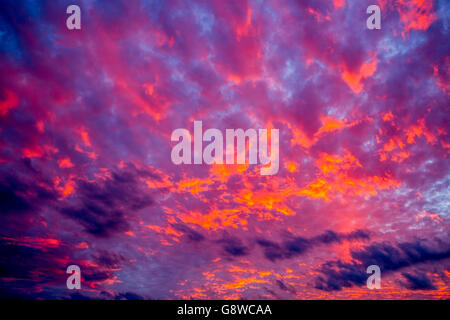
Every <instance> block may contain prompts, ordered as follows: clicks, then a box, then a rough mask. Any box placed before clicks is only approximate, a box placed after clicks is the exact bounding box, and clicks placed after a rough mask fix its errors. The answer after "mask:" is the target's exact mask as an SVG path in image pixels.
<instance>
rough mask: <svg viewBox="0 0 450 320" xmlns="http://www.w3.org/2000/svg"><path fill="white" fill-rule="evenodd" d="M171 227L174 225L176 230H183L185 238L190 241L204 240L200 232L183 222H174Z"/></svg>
mask: <svg viewBox="0 0 450 320" xmlns="http://www.w3.org/2000/svg"><path fill="white" fill-rule="evenodd" d="M172 227H174V228H175V229H176V230H178V231H181V232H183V233H184V234H185V235H186V236H187V238H188V239H189V240H191V241H194V242H198V241H203V240H205V237H204V236H203V235H202V234H201V233H200V232H197V231H195V230H193V229H191V228H189V227H188V226H186V225H185V224H181V223H175V224H172Z"/></svg>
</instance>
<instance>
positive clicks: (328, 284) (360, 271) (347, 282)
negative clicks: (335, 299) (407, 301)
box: [315, 239, 450, 291]
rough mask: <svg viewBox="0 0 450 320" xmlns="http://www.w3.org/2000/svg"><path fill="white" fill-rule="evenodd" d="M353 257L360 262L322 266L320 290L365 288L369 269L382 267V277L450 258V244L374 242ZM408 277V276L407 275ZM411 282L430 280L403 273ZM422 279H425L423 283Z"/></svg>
mask: <svg viewBox="0 0 450 320" xmlns="http://www.w3.org/2000/svg"><path fill="white" fill-rule="evenodd" d="M351 256H352V258H353V259H355V260H356V261H358V262H356V261H355V262H342V261H340V260H338V261H327V262H325V263H324V264H322V265H321V267H320V268H319V272H320V273H322V275H321V276H319V277H317V278H316V281H315V287H316V288H317V289H320V290H325V291H333V290H341V289H342V288H343V287H350V286H352V285H362V284H364V283H365V281H366V280H367V278H368V275H367V274H366V268H367V267H368V266H370V265H378V266H379V267H380V269H381V272H382V274H383V273H385V272H393V271H396V270H399V269H402V268H405V267H409V266H412V265H416V264H419V263H423V262H431V261H440V260H444V259H448V258H450V244H448V243H445V242H443V241H441V240H439V239H436V240H434V241H430V242H425V241H420V240H418V241H415V242H404V243H399V244H397V245H393V244H391V243H387V242H385V243H374V244H371V245H370V246H367V247H365V248H363V249H362V250H358V251H352V252H351ZM406 274H407V273H406ZM403 275H404V276H405V277H406V278H407V279H408V280H409V282H410V287H413V286H414V280H417V281H416V285H419V284H420V283H422V284H426V280H424V279H423V278H420V277H417V276H416V277H415V278H414V276H411V275H409V274H407V275H408V276H406V275H405V274H403ZM420 280H423V281H422V282H421V281H420Z"/></svg>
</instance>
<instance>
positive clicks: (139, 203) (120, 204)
mask: <svg viewBox="0 0 450 320" xmlns="http://www.w3.org/2000/svg"><path fill="white" fill-rule="evenodd" d="M141 177H148V178H151V179H153V175H152V173H151V172H149V171H142V170H138V169H137V168H135V167H134V166H129V167H127V168H124V169H119V170H115V171H111V172H110V173H109V174H108V175H106V176H105V177H104V178H101V179H98V180H96V181H83V180H78V181H77V188H76V193H75V194H74V195H73V198H74V199H75V200H74V204H70V205H68V206H65V207H63V208H61V212H62V213H63V214H64V215H66V216H68V217H70V218H71V219H73V220H75V221H78V222H79V223H80V224H81V225H82V226H84V228H85V230H86V231H87V232H88V233H90V234H92V235H96V236H99V237H108V236H110V235H111V234H113V233H116V232H124V231H127V230H129V228H130V225H129V222H128V219H130V218H131V216H134V215H136V213H137V212H138V211H139V210H142V209H144V208H147V207H149V206H151V205H152V204H153V199H152V196H151V193H150V192H149V191H148V188H147V185H146V184H145V181H144V180H142V179H141Z"/></svg>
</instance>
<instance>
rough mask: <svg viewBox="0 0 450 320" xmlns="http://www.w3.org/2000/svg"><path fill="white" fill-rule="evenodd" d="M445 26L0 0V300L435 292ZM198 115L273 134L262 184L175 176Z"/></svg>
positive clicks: (297, 10) (186, 170)
mask: <svg viewBox="0 0 450 320" xmlns="http://www.w3.org/2000/svg"><path fill="white" fill-rule="evenodd" d="M70 4H77V5H78V6H79V7H80V8H81V30H69V29H68V28H67V27H66V19H67V18H68V16H69V15H68V14H67V13H66V8H67V6H69V5H70ZM372 4H377V5H379V7H380V8H381V29H379V30H376V29H375V30H369V29H368V28H367V27H366V20H367V18H368V17H369V14H367V13H366V9H367V7H368V6H369V5H372ZM449 18H450V3H449V2H448V1H445V0H435V1H432V0H398V1H388V0H361V1H351V0H320V1H319V0H304V1H287V0H286V1H284V0H267V1H265V0H242V1H221V0H211V1H209V0H208V1H207V0H195V1H179V0H167V1H144V0H142V1H139V0H136V1H125V0H122V1H120V0H117V1H107V2H106V1H94V0H92V1H91V0H89V1H88V0H86V1H75V0H70V1H65V0H55V1H32V0H23V1H13V0H3V1H1V2H0V73H1V77H0V217H1V223H0V298H21V299H449V298H450V288H449V286H450V264H449V262H450V237H449V231H450V226H449V223H450V222H449V219H450V209H449V207H450V202H449V201H450V200H449V195H450V170H449V169H450V161H449V154H450V135H449V128H450V112H449V111H450V110H449V109H450V99H449V97H450V96H449V95H450V85H449V83H450V82H449V68H450V45H449V44H450V41H449V27H450V25H449V23H450V22H449ZM195 120H198V121H202V124H203V128H204V130H206V129H208V128H216V129H219V130H220V131H221V132H225V130H226V129H238V128H242V129H244V130H247V129H278V130H279V152H278V155H279V159H280V160H279V161H280V162H279V170H278V172H277V173H276V174H274V175H261V174H260V168H261V167H262V166H263V165H261V164H256V165H254V164H212V165H208V164H190V165H189V164H180V165H175V164H174V163H173V162H172V161H171V150H172V148H173V147H174V146H175V145H176V142H173V141H171V134H172V132H173V131H174V130H175V129H177V128H185V129H187V130H189V132H190V133H191V134H192V135H193V127H194V125H193V123H194V121H195ZM69 265H78V266H79V267H80V270H81V286H82V288H81V289H80V290H69V289H68V288H67V286H66V280H67V278H68V276H69V274H67V273H66V269H67V267H68V266H69ZM370 265H377V266H379V267H380V269H381V288H380V289H373V290H370V289H368V288H367V286H366V280H367V278H368V277H369V274H367V272H366V269H367V267H368V266H370Z"/></svg>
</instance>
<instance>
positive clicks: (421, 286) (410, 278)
mask: <svg viewBox="0 0 450 320" xmlns="http://www.w3.org/2000/svg"><path fill="white" fill-rule="evenodd" d="M402 276H403V277H404V278H405V279H406V280H407V282H406V283H405V284H404V286H405V287H406V288H407V289H409V290H434V289H436V287H435V286H434V285H433V283H432V282H431V280H430V279H429V278H428V277H427V275H426V274H424V273H416V274H412V273H408V272H402Z"/></svg>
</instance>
